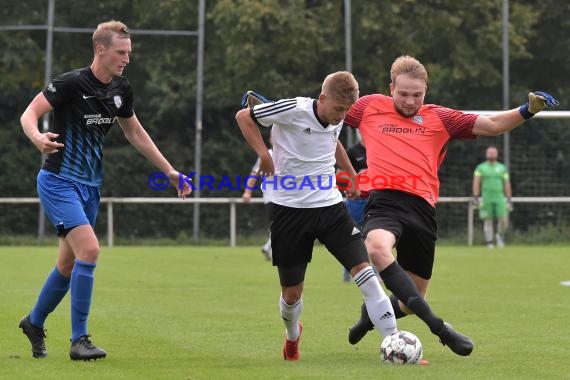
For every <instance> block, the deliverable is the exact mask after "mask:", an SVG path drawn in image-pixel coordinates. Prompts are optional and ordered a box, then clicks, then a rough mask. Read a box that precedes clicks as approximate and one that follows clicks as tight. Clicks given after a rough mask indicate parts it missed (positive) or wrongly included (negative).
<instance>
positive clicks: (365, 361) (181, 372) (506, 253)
mask: <svg viewBox="0 0 570 380" xmlns="http://www.w3.org/2000/svg"><path fill="white" fill-rule="evenodd" d="M54 262H55V248H54V247H0V378H1V379H42V380H49V379H58V380H61V379H183V380H185V379H192V380H195V379H263V380H267V379H420V378H421V379H501V380H502V379H536V378H543V379H564V378H566V379H570V360H569V358H570V287H565V286H562V285H561V282H562V281H568V280H570V248H569V247H507V248H505V249H502V250H498V249H495V250H493V251H490V250H487V249H486V248H467V247H446V246H442V247H439V248H438V251H437V255H436V267H435V273H434V279H433V280H432V283H431V286H430V291H429V294H428V300H429V302H430V304H431V305H432V307H433V309H434V310H435V311H436V312H437V313H438V314H440V315H441V316H442V317H444V318H445V319H446V320H448V321H449V322H451V323H452V324H453V325H454V326H455V327H456V328H457V329H458V330H460V331H462V332H464V333H466V334H468V335H469V336H471V338H472V339H473V341H474V342H475V350H474V352H473V354H472V355H471V356H470V357H459V356H456V355H455V354H453V353H452V352H451V351H450V350H449V349H448V348H446V347H444V346H442V345H441V344H439V342H438V341H437V338H436V337H435V336H433V335H432V334H431V333H430V332H429V330H428V329H427V327H425V326H424V325H423V324H422V323H421V322H420V321H419V320H418V319H417V318H416V317H414V316H410V317H407V318H404V319H401V320H399V327H400V329H403V330H409V331H412V332H413V333H415V334H416V335H418V336H419V337H420V339H421V341H422V343H423V346H424V351H425V354H424V357H425V358H426V359H428V360H429V361H430V365H429V366H427V367H418V366H409V367H407V366H404V367H398V366H389V365H383V364H381V363H380V359H379V353H378V347H379V344H380V336H379V335H378V334H377V333H376V332H372V333H370V334H369V335H368V336H367V337H366V338H365V339H364V340H363V341H362V342H361V343H360V344H358V345H357V346H351V345H350V344H349V343H348V341H347V331H348V327H349V326H350V325H351V324H352V322H353V321H354V320H355V319H356V318H357V316H358V312H359V306H360V303H361V296H360V292H359V291H358V289H357V288H356V286H355V285H354V284H346V283H343V282H342V280H341V269H340V267H339V265H338V264H337V263H336V262H335V261H334V259H333V258H332V257H331V256H330V255H329V254H328V253H326V251H325V250H324V249H323V248H322V247H321V246H317V247H316V250H315V254H314V258H313V262H312V263H311V264H310V265H309V269H308V271H307V277H306V281H305V296H304V302H305V308H304V311H303V315H302V321H303V324H304V327H305V329H304V332H303V337H302V340H301V352H302V356H301V360H300V361H299V362H284V361H283V359H282V357H281V350H282V344H283V334H284V328H283V324H282V322H281V320H280V317H279V313H278V296H279V289H280V288H279V283H278V280H277V274H276V271H275V269H274V268H273V267H271V265H269V264H268V263H267V262H265V261H264V260H263V258H262V255H261V253H260V251H259V248H258V247H242V248H236V249H230V248H227V247H116V248H113V249H108V248H103V250H102V255H101V258H100V261H99V265H98V267H97V270H96V276H95V294H94V302H93V305H92V310H91V317H90V321H89V331H90V333H91V334H92V339H93V341H94V342H95V343H96V344H98V345H100V346H101V347H103V348H105V349H106V350H107V352H108V356H107V358H106V359H104V360H99V361H97V362H72V361H71V360H70V359H69V356H68V350H69V335H70V322H69V313H70V312H69V295H68V296H66V298H65V299H64V301H63V302H62V304H61V305H60V306H59V308H58V309H57V310H56V311H55V312H54V313H53V314H52V315H51V316H50V318H49V319H48V321H47V324H46V327H47V329H48V332H47V335H48V339H47V347H48V351H49V356H48V357H47V358H45V359H40V360H38V359H34V358H32V356H31V351H30V347H29V343H28V342H27V340H26V337H25V336H24V335H23V334H22V333H21V330H20V329H18V328H17V325H18V321H19V319H20V318H21V317H22V316H23V315H24V314H26V313H27V312H28V311H29V310H30V308H31V306H32V305H33V303H34V302H35V298H36V296H37V294H38V291H39V288H40V286H41V284H42V282H43V280H44V278H45V277H46V275H47V273H48V271H49V270H50V269H51V268H52V266H53V264H54Z"/></svg>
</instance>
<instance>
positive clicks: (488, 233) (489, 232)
mask: <svg viewBox="0 0 570 380" xmlns="http://www.w3.org/2000/svg"><path fill="white" fill-rule="evenodd" d="M483 234H484V235H485V243H487V244H493V241H494V239H493V238H494V236H493V235H494V234H493V219H485V220H484V221H483Z"/></svg>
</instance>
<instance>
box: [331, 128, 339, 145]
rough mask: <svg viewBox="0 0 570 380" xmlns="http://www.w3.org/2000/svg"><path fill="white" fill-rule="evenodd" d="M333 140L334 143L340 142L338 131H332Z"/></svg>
mask: <svg viewBox="0 0 570 380" xmlns="http://www.w3.org/2000/svg"><path fill="white" fill-rule="evenodd" d="M332 140H333V141H334V142H337V141H338V131H337V130H336V129H335V130H334V131H332Z"/></svg>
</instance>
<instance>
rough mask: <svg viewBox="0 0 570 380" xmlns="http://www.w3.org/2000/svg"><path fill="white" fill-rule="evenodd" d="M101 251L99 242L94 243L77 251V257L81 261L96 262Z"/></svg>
mask: <svg viewBox="0 0 570 380" xmlns="http://www.w3.org/2000/svg"><path fill="white" fill-rule="evenodd" d="M100 252H101V249H100V248H99V244H93V245H91V246H87V247H82V248H81V250H80V251H79V252H76V253H75V257H76V258H77V259H79V260H81V261H85V262H88V263H96V262H97V259H98V258H99V253H100Z"/></svg>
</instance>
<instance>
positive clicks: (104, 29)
mask: <svg viewBox="0 0 570 380" xmlns="http://www.w3.org/2000/svg"><path fill="white" fill-rule="evenodd" d="M113 37H117V38H131V36H130V35H129V28H127V26H126V25H125V24H123V23H122V22H120V21H115V20H110V21H106V22H102V23H101V24H99V25H97V29H95V31H94V32H93V49H95V47H96V46H97V45H103V46H104V47H109V46H111V43H112V41H113Z"/></svg>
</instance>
